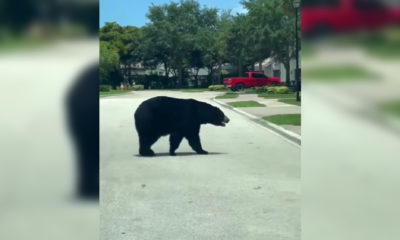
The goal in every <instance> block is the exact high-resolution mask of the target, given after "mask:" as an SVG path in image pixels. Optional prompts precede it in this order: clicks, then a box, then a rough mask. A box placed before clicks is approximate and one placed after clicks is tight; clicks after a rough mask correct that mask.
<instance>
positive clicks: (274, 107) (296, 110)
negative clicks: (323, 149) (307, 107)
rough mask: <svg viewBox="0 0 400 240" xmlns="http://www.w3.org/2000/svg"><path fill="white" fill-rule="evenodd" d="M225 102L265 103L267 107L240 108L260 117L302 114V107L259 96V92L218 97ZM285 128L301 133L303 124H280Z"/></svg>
mask: <svg viewBox="0 0 400 240" xmlns="http://www.w3.org/2000/svg"><path fill="white" fill-rule="evenodd" d="M217 100H219V101H221V102H224V103H229V102H237V101H256V102H259V103H262V104H264V105H265V107H243V108H239V109H240V110H242V111H244V112H246V113H249V114H251V115H254V116H256V117H258V118H262V117H265V116H272V115H279V114H301V107H300V106H296V105H291V104H286V103H282V102H279V101H278V99H267V98H261V97H258V96H257V94H239V97H238V98H226V99H225V98H221V99H217ZM280 126H281V127H283V128H284V129H286V130H288V131H291V132H294V133H296V134H298V135H301V126H294V125H280Z"/></svg>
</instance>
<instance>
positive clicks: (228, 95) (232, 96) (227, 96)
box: [216, 92, 239, 99]
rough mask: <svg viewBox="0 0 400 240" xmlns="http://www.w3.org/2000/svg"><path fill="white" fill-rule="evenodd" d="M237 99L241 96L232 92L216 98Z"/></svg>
mask: <svg viewBox="0 0 400 240" xmlns="http://www.w3.org/2000/svg"><path fill="white" fill-rule="evenodd" d="M237 97H239V94H237V93H232V92H227V93H225V94H223V95H219V96H217V97H216V98H220V99H221V98H222V99H223V98H237Z"/></svg>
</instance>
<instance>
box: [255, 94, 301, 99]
mask: <svg viewBox="0 0 400 240" xmlns="http://www.w3.org/2000/svg"><path fill="white" fill-rule="evenodd" d="M258 97H262V98H271V99H272V98H296V93H285V94H279V93H259V94H258Z"/></svg>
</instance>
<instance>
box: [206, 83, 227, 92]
mask: <svg viewBox="0 0 400 240" xmlns="http://www.w3.org/2000/svg"><path fill="white" fill-rule="evenodd" d="M208 90H210V91H221V90H225V86H224V85H222V84H221V85H210V86H208Z"/></svg>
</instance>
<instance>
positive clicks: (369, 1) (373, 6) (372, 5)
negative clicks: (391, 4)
mask: <svg viewBox="0 0 400 240" xmlns="http://www.w3.org/2000/svg"><path fill="white" fill-rule="evenodd" d="M354 7H355V8H356V9H359V10H379V9H384V8H385V6H384V4H383V3H382V2H380V1H377V0H356V1H354Z"/></svg>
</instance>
